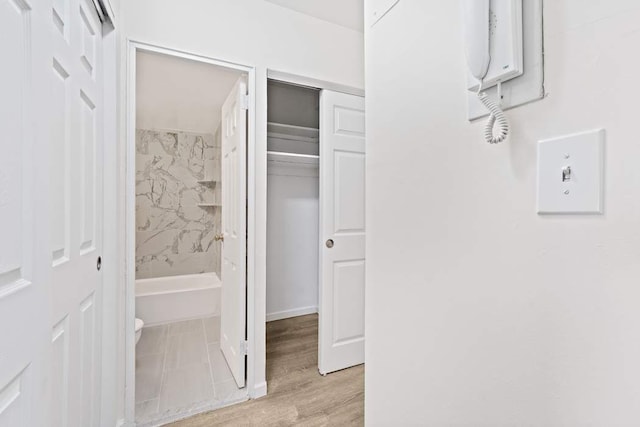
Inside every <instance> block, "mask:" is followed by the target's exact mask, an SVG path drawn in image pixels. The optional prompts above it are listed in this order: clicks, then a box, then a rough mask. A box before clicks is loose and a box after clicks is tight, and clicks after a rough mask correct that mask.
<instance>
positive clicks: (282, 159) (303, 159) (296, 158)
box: [267, 151, 320, 166]
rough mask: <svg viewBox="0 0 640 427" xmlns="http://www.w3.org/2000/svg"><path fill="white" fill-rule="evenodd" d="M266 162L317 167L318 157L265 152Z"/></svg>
mask: <svg viewBox="0 0 640 427" xmlns="http://www.w3.org/2000/svg"><path fill="white" fill-rule="evenodd" d="M267 160H268V161H271V162H278V163H294V164H299V165H309V166H318V165H319V164H320V156H318V155H315V154H296V153H285V152H282V151H267Z"/></svg>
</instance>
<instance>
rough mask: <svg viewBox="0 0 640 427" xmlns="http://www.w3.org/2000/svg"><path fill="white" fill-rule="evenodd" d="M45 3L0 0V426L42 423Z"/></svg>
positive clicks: (45, 420)
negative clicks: (0, 65)
mask: <svg viewBox="0 0 640 427" xmlns="http://www.w3.org/2000/svg"><path fill="white" fill-rule="evenodd" d="M50 23H51V9H50V7H47V6H46V5H45V2H34V1H30V0H29V1H26V0H0V32H1V36H0V55H1V59H2V64H3V66H2V67H0V129H2V136H1V137H0V153H1V154H0V426H3V427H4V426H45V425H49V417H48V413H49V405H48V400H49V396H50V391H49V388H48V387H47V384H48V381H47V380H48V377H49V366H50V361H51V357H50V343H51V329H50V328H49V325H50V323H49V314H50V292H51V289H50V287H49V285H50V283H48V278H49V272H50V268H51V253H50V252H49V251H48V241H49V222H48V217H47V207H48V193H47V190H48V188H47V182H48V176H47V175H48V165H49V160H48V157H49V152H48V142H49V140H48V131H49V129H48V122H47V120H46V119H47V115H48V111H47V106H48V105H49V104H48V102H49V93H50V92H49V91H50V84H49V83H50V80H49V78H50V75H51V57H50V56H49V54H50V45H49V25H50Z"/></svg>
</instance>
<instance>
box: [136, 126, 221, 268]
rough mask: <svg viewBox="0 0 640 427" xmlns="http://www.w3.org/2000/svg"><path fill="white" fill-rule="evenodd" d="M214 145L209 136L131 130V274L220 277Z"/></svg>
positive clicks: (216, 141) (216, 145) (217, 155)
mask: <svg viewBox="0 0 640 427" xmlns="http://www.w3.org/2000/svg"><path fill="white" fill-rule="evenodd" d="M219 175H220V144H219V138H218V137H217V135H216V136H214V135H206V134H194V133H188V132H169V131H155V130H143V129H139V130H137V131H136V278H137V279H145V278H152V277H165V276H175V275H181V274H195V273H204V272H212V271H213V272H216V273H217V274H218V275H220V250H221V247H220V243H218V242H215V241H214V236H215V235H216V234H217V233H219V232H220V228H221V224H220V220H221V218H220V209H219V208H201V207H199V206H198V204H199V203H205V202H213V201H217V202H219V201H220V199H221V197H220V196H221V194H220V193H221V189H220V185H209V184H201V183H198V181H201V180H204V179H209V178H211V177H219Z"/></svg>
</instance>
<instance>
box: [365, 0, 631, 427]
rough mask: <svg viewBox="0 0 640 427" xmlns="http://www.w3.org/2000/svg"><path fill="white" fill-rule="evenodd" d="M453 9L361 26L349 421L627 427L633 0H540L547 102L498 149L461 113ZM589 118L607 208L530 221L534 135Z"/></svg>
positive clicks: (515, 116)
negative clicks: (364, 223) (600, 149)
mask: <svg viewBox="0 0 640 427" xmlns="http://www.w3.org/2000/svg"><path fill="white" fill-rule="evenodd" d="M458 7H459V2H457V1H439V2H436V1H429V2H425V1H421V0H401V1H400V2H399V3H398V5H397V6H396V8H395V9H393V10H391V12H390V13H389V14H388V15H387V16H386V17H385V18H383V19H382V21H380V22H379V23H378V24H377V25H376V26H375V27H374V28H373V30H368V32H367V33H366V35H365V38H366V46H367V51H366V57H367V60H366V61H367V62H366V68H367V75H366V80H367V85H366V91H367V134H368V138H369V147H368V149H367V150H368V151H367V189H368V193H367V220H368V235H367V258H368V259H367V267H368V268H367V278H368V285H367V301H366V310H367V317H366V331H367V344H366V363H367V369H366V379H365V387H366V390H365V408H366V423H367V424H368V425H410V424H413V425H418V424H420V425H432V426H440V425H460V426H478V425H485V426H495V425H529V426H560V425H563V426H577V425H593V426H613V425H635V424H637V423H638V421H639V420H640V363H639V361H640V339H639V337H640V306H639V304H638V301H639V300H640V288H639V287H638V277H640V262H638V257H639V255H640V249H639V248H640V222H639V221H638V218H639V217H640V198H639V197H638V188H640V169H639V168H638V159H639V158H640V144H638V141H637V139H638V137H637V135H638V119H637V117H636V116H637V112H638V107H637V103H638V99H639V97H640V87H639V86H638V83H637V81H638V71H637V70H638V69H639V67H640V56H639V55H638V54H637V50H638V49H637V48H638V46H639V45H640V5H639V4H638V2H637V1H635V0H610V1H607V2H603V1H598V0H553V1H546V2H545V11H544V22H545V69H546V78H545V86H546V89H547V91H548V93H549V96H548V97H547V98H546V99H545V100H543V101H540V102H536V103H534V104H531V105H528V106H524V107H521V108H518V109H516V110H512V111H509V112H508V116H509V118H510V119H511V123H512V127H513V135H512V137H511V140H510V141H509V142H507V143H505V144H502V145H498V146H490V145H488V144H486V143H485V142H483V140H482V126H483V125H484V123H474V124H473V125H470V124H468V123H467V122H466V120H465V114H466V96H465V93H464V81H465V75H464V72H465V71H464V70H465V61H464V55H463V50H462V49H463V45H462V37H461V28H460V22H459V19H458V18H459V15H460V14H459V10H458ZM366 8H367V9H368V10H369V12H370V8H371V0H367V4H366ZM399 111H401V112H402V113H401V114H400V113H399ZM598 127H604V128H606V129H607V150H606V214H605V215H603V216H564V217H558V216H553V217H540V216H538V215H537V214H536V211H535V200H536V188H535V187H536V184H535V170H536V144H537V141H538V140H540V139H543V138H549V137H553V136H557V135H563V134H567V133H572V132H576V131H581V130H585V129H593V128H598ZM390 141H393V143H392V144H391V143H389V142H390Z"/></svg>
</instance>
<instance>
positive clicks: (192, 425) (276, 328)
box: [172, 314, 364, 427]
mask: <svg viewBox="0 0 640 427" xmlns="http://www.w3.org/2000/svg"><path fill="white" fill-rule="evenodd" d="M267 385H268V394H267V396H265V397H263V398H261V399H257V400H250V401H248V402H244V403H240V404H237V405H234V406H229V407H227V408H222V409H218V410H216V411H213V412H209V413H206V414H200V415H196V416H194V417H191V418H187V419H185V420H182V421H178V422H176V423H174V424H172V426H176V427H205V426H206V427H208V426H292V425H305V426H361V425H363V424H364V365H361V366H356V367H353V368H350V369H345V370H344V371H339V372H334V373H332V374H329V375H327V376H325V377H323V376H321V375H320V374H319V373H318V316H317V315H315V314H314V315H309V316H301V317H295V318H291V319H285V320H278V321H275V322H269V323H267Z"/></svg>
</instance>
